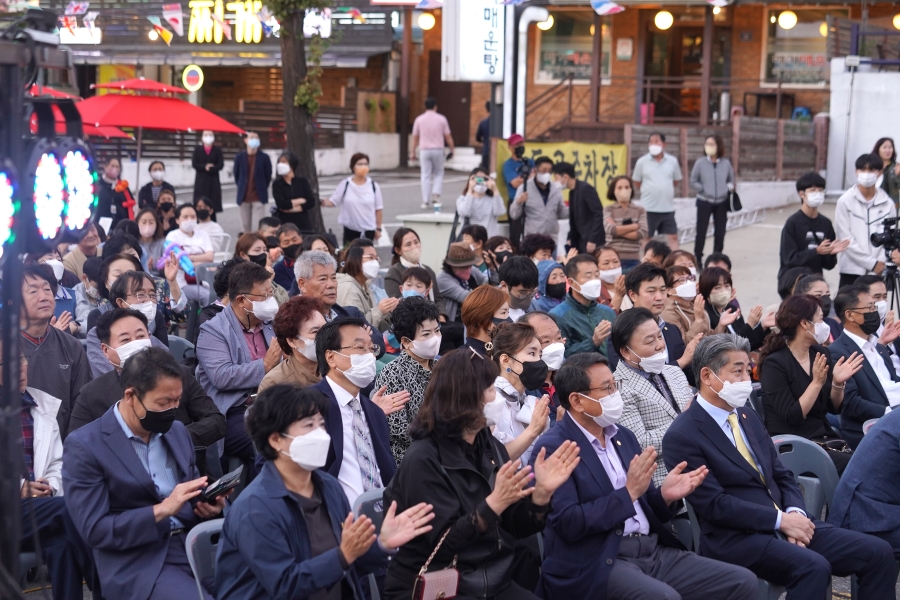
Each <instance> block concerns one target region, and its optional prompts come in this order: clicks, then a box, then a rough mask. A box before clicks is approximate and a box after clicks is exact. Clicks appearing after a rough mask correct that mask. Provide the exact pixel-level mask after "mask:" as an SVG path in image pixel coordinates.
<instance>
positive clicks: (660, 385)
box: [650, 373, 681, 415]
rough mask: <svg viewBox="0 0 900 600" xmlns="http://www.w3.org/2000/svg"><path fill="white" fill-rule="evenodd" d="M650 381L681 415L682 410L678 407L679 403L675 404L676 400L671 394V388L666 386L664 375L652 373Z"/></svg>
mask: <svg viewBox="0 0 900 600" xmlns="http://www.w3.org/2000/svg"><path fill="white" fill-rule="evenodd" d="M650 381H652V382H653V385H655V386H656V389H657V390H659V393H660V394H662V397H663V398H665V399H666V400H668V401H669V404H671V405H672V408H674V409H675V412H676V413H677V414H679V415H680V414H681V408H680V407H679V406H678V403H677V402H675V398H673V397H672V394H671V393H670V392H669V386H667V385H666V381H665V380H664V379H663V378H662V375H660V374H659V373H650Z"/></svg>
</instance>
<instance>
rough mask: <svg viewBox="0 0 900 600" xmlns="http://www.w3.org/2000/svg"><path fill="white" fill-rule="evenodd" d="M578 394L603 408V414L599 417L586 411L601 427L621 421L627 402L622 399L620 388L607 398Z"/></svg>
mask: <svg viewBox="0 0 900 600" xmlns="http://www.w3.org/2000/svg"><path fill="white" fill-rule="evenodd" d="M578 395H579V396H581V397H582V398H587V399H588V400H590V401H592V402H596V403H597V404H599V405H600V406H601V407H602V408H603V414H601V415H600V416H599V417H595V416H593V415H588V413H584V414H586V415H587V416H589V417H590V418H592V419H593V420H594V423H596V424H597V425H599V426H600V427H609V426H610V425H615V424H616V423H618V422H619V419H621V418H622V409H623V408H624V406H625V403H624V402H623V401H622V394H620V393H619V391H618V390H616V391H615V392H613V393H612V394H610V395H609V396H607V397H606V398H599V399H595V398H591V397H590V396H585V395H584V394H578Z"/></svg>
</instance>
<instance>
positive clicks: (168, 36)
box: [147, 15, 175, 46]
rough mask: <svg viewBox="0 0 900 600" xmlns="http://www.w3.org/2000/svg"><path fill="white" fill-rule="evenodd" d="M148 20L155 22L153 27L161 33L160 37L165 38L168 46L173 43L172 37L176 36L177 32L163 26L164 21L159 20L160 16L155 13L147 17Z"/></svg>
mask: <svg viewBox="0 0 900 600" xmlns="http://www.w3.org/2000/svg"><path fill="white" fill-rule="evenodd" d="M147 20H148V21H150V23H152V24H153V29H155V30H156V33H158V34H159V37H161V38H162V39H163V41H164V42H165V43H166V46H169V45H171V43H172V38H173V37H175V34H173V33H172V32H171V31H169V30H168V29H166V28H165V27H163V26H162V22H161V21H160V20H159V17H157V16H155V15H154V16H150V17H147Z"/></svg>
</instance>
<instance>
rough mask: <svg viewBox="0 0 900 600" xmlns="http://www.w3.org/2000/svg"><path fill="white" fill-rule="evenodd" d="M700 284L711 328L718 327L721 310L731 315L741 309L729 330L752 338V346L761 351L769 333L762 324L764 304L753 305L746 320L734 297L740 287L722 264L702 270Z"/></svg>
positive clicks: (698, 285)
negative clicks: (736, 288)
mask: <svg viewBox="0 0 900 600" xmlns="http://www.w3.org/2000/svg"><path fill="white" fill-rule="evenodd" d="M697 287H698V288H699V289H700V295H701V296H703V299H704V300H705V301H706V303H705V306H704V308H705V310H706V314H707V316H709V328H710V329H715V328H716V327H718V326H719V317H720V316H721V315H722V313H728V314H732V313H734V312H735V311H738V313H739V314H738V317H737V318H736V319H735V320H734V322H733V323H732V324H731V325H729V326H728V327H727V330H728V333H736V334H737V335H739V336H741V337H745V338H747V339H748V340H750V349H751V350H759V348H760V347H761V346H762V345H763V341H764V340H765V339H766V333H767V331H766V330H765V329H763V328H762V326H761V325H760V321H761V320H762V309H763V307H762V305H761V304H760V305H759V306H754V307H753V308H752V309H751V310H750V314H748V315H747V319H746V320H744V317H743V315H741V314H740V311H741V309H740V308H738V305H737V301H736V300H735V297H736V295H737V290H735V289H734V288H733V287H732V284H731V273H729V272H728V271H726V270H725V269H720V268H719V267H709V268H707V269H703V271H702V272H701V273H700V281H699V282H698V284H697Z"/></svg>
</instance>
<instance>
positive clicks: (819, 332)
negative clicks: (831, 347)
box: [806, 321, 831, 344]
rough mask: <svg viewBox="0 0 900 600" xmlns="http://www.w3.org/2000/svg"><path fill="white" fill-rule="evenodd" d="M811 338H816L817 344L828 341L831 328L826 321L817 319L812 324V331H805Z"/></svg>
mask: <svg viewBox="0 0 900 600" xmlns="http://www.w3.org/2000/svg"><path fill="white" fill-rule="evenodd" d="M806 333H809V334H810V335H811V336H813V339H814V340H816V343H817V344H824V343H825V342H827V341H828V337H829V336H830V335H831V328H830V327H829V326H828V323H826V322H825V321H819V322H818V323H815V324H814V325H813V331H812V333H810V332H809V330H807V331H806Z"/></svg>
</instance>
